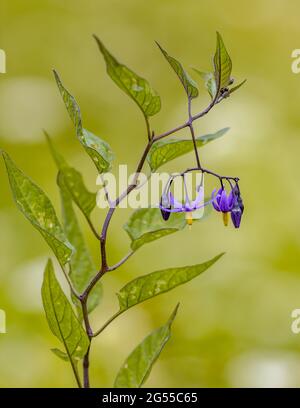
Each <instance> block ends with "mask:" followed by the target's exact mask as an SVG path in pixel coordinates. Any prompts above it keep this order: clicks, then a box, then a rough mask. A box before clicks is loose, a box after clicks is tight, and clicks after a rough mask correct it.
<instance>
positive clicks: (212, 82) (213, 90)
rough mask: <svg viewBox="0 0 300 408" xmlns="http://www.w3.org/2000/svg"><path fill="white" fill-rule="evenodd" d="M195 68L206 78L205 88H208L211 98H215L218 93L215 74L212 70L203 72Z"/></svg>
mask: <svg viewBox="0 0 300 408" xmlns="http://www.w3.org/2000/svg"><path fill="white" fill-rule="evenodd" d="M193 69H194V71H195V72H196V73H197V74H198V75H200V77H201V78H202V79H203V80H204V82H205V88H206V89H207V91H208V93H209V95H210V97H211V99H212V100H214V99H215V97H216V94H217V84H216V79H215V76H214V74H213V73H212V72H201V71H199V70H198V69H196V68H193Z"/></svg>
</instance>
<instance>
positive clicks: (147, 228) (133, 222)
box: [123, 208, 186, 251]
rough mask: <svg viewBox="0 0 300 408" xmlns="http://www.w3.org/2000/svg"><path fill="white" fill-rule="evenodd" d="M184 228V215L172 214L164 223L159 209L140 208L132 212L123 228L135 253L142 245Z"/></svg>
mask: <svg viewBox="0 0 300 408" xmlns="http://www.w3.org/2000/svg"><path fill="white" fill-rule="evenodd" d="M185 226H186V220H185V215H184V213H174V214H172V216H171V217H170V219H169V220H168V222H166V221H164V220H163V218H162V216H161V212H160V210H159V208H140V209H138V210H136V211H134V213H133V214H132V215H131V217H130V218H129V220H128V222H127V223H126V224H125V225H124V227H123V228H124V229H125V231H126V232H127V234H128V235H129V237H130V239H131V249H132V250H134V251H135V250H137V249H138V248H140V247H141V246H142V245H144V244H147V243H149V242H151V241H154V240H156V239H159V238H162V237H164V236H166V235H169V234H172V233H174V232H177V231H179V230H181V229H183V228H184V227H185Z"/></svg>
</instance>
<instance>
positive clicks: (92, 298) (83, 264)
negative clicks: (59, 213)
mask: <svg viewBox="0 0 300 408" xmlns="http://www.w3.org/2000/svg"><path fill="white" fill-rule="evenodd" d="M57 184H58V186H59V188H60V195H61V201H62V209H63V225H64V230H65V233H66V235H67V237H68V240H69V241H70V242H71V244H72V246H73V248H74V251H73V254H72V256H71V260H70V267H71V268H70V271H71V273H70V279H71V281H72V283H73V285H74V288H75V290H76V291H77V293H82V292H83V291H84V289H85V288H86V287H87V285H88V283H89V282H90V281H91V279H92V278H93V277H94V276H95V275H96V273H97V268H96V267H95V265H94V262H93V260H92V258H91V255H90V253H89V251H88V249H87V246H86V243H85V241H84V237H83V235H82V232H81V229H80V227H79V224H78V221H77V217H76V214H75V212H74V209H73V204H72V198H71V195H70V193H69V190H68V188H67V186H66V182H65V177H64V173H62V172H60V173H59V174H58V177H57ZM101 297H102V285H101V283H100V282H99V283H98V284H97V285H96V286H95V287H94V289H93V290H92V292H91V293H90V295H89V298H88V312H91V311H92V310H93V309H95V307H96V306H97V305H98V304H99V302H100V299H101ZM74 303H75V304H76V306H78V300H77V299H76V298H75V299H74ZM80 309H81V308H80Z"/></svg>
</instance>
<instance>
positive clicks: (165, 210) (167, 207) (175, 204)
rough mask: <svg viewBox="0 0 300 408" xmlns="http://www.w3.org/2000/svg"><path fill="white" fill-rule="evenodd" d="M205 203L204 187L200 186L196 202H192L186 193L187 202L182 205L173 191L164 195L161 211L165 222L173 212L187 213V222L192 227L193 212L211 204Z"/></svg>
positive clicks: (160, 206) (161, 201)
mask: <svg viewBox="0 0 300 408" xmlns="http://www.w3.org/2000/svg"><path fill="white" fill-rule="evenodd" d="M203 201H204V188H203V186H202V185H200V186H198V188H197V196H196V198H195V200H190V198H189V197H188V194H187V192H186V197H185V202H184V203H181V202H179V201H178V200H176V198H175V197H174V195H173V194H172V192H171V191H168V192H167V193H164V194H163V195H162V197H161V200H160V205H159V208H160V211H161V214H162V217H163V219H164V220H165V221H167V220H168V219H169V217H170V214H171V213H173V212H176V213H179V212H185V213H186V220H187V223H188V224H189V225H192V222H193V214H192V212H193V211H196V210H198V209H199V208H202V207H204V206H205V205H207V204H209V203H210V202H211V200H210V201H208V202H206V203H204V202H203Z"/></svg>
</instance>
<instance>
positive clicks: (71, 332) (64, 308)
mask: <svg viewBox="0 0 300 408" xmlns="http://www.w3.org/2000/svg"><path fill="white" fill-rule="evenodd" d="M42 299H43V305H44V309H45V313H46V317H47V321H48V324H49V327H50V330H51V331H52V333H53V334H54V336H56V337H57V338H58V339H59V340H60V341H61V343H62V344H63V345H64V347H65V350H66V353H67V355H68V358H69V360H70V361H71V362H74V360H75V361H76V360H79V359H82V358H83V357H84V355H85V354H86V352H87V350H88V347H89V343H90V342H89V338H88V336H87V334H86V332H85V331H84V329H83V327H82V326H81V324H80V322H79V321H78V319H77V317H76V316H75V313H74V311H73V309H72V306H71V305H70V303H69V301H68V299H67V298H66V296H65V294H64V292H63V291H62V289H61V287H60V285H59V283H58V281H57V279H56V277H55V274H54V270H53V265H52V262H51V260H50V259H49V260H48V263H47V265H46V268H45V273H44V280H43V285H42ZM55 354H58V353H57V352H55Z"/></svg>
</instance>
